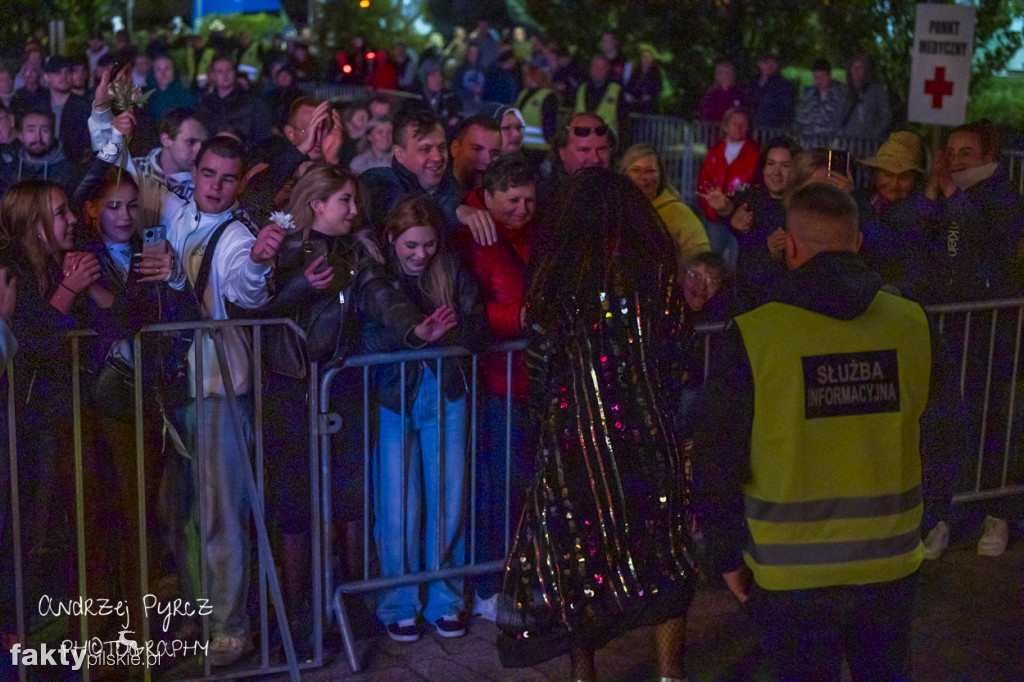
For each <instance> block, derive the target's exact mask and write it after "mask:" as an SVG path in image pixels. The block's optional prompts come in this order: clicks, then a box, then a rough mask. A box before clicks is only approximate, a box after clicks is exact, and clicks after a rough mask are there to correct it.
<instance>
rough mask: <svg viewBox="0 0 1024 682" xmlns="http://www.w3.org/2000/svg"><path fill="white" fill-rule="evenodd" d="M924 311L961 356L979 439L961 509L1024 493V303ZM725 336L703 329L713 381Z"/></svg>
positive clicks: (961, 379)
mask: <svg viewBox="0 0 1024 682" xmlns="http://www.w3.org/2000/svg"><path fill="white" fill-rule="evenodd" d="M924 310H925V313H927V315H928V316H929V319H930V320H931V322H932V325H933V329H935V330H937V332H938V333H939V335H940V336H941V337H942V339H943V341H944V343H945V345H946V347H947V348H948V349H949V350H950V353H951V355H953V356H954V357H952V358H950V359H951V361H953V362H954V365H955V366H953V367H952V368H951V369H953V370H954V371H956V372H957V376H958V385H959V389H960V395H959V398H960V400H961V402H962V405H963V406H965V407H966V419H967V421H968V424H967V429H968V434H969V436H974V438H975V441H974V443H972V444H970V447H971V450H970V452H969V453H965V454H970V455H972V457H974V461H973V462H971V463H970V464H971V467H972V469H971V470H969V471H964V472H963V473H962V475H961V476H960V479H961V481H963V480H966V479H967V478H970V479H972V480H973V484H972V485H970V486H968V487H967V488H966V489H964V487H963V486H962V485H961V486H960V489H959V490H958V491H957V492H956V493H955V494H954V495H953V503H954V504H964V503H968V502H977V501H980V500H988V499H995V498H1001V497H1007V496H1010V495H1019V494H1021V493H1024V414H1022V413H1021V409H1020V407H1019V406H1018V401H1019V400H1021V399H1022V398H1024V383H1022V381H1021V376H1020V359H1021V358H1020V355H1021V338H1022V322H1024V298H1013V299H999V300H991V301H975V302H968V303H944V304H936V305H926V306H924ZM724 329H725V323H712V324H703V325H700V326H699V327H698V328H697V331H698V333H701V334H703V335H704V339H705V340H704V376H705V377H707V376H708V370H709V369H710V367H711V363H712V357H713V353H712V346H713V338H714V336H715V335H717V334H719V333H721V332H722V331H723V330H724ZM978 347H980V348H981V353H980V354H979V353H978V352H976V351H977V349H978ZM994 446H998V447H994ZM993 459H995V462H994V463H993V462H992V460H993ZM966 474H971V475H970V476H969V477H968V476H967V475H966Z"/></svg>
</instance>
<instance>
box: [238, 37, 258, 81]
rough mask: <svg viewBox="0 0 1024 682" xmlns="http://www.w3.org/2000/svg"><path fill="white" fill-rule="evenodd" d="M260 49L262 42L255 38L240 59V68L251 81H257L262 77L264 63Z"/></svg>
mask: <svg viewBox="0 0 1024 682" xmlns="http://www.w3.org/2000/svg"><path fill="white" fill-rule="evenodd" d="M259 50H260V44H259V43H258V42H257V41H255V40H254V41H252V44H251V45H249V47H247V48H246V49H245V52H243V53H242V56H241V57H240V58H239V59H238V70H239V71H241V72H242V73H244V74H245V77H246V78H248V79H249V82H250V83H255V82H256V81H258V80H259V79H260V70H261V69H262V68H263V63H262V62H261V61H260V52H259Z"/></svg>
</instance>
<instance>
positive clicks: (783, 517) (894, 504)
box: [743, 485, 921, 523]
mask: <svg viewBox="0 0 1024 682" xmlns="http://www.w3.org/2000/svg"><path fill="white" fill-rule="evenodd" d="M919 504H921V486H919V485H918V486H914V487H913V488H911V489H910V490H907V491H906V492H902V493H896V494H893V495H876V496H873V497H832V498H828V499H824V500H810V501H808V502H768V501H766V500H759V499H757V498H756V497H751V496H749V495H747V496H746V497H744V499H743V506H744V509H745V512H746V515H747V518H748V519H753V520H755V521H769V522H771V523H802V522H805V521H828V520H830V519H866V518H872V517H876V516H891V515H892V514H902V513H903V512H906V511H910V510H911V509H913V508H914V507H916V506H917V505H919Z"/></svg>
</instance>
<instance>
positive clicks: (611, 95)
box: [575, 81, 622, 133]
mask: <svg viewBox="0 0 1024 682" xmlns="http://www.w3.org/2000/svg"><path fill="white" fill-rule="evenodd" d="M589 86H590V81H586V82H585V83H583V85H581V86H580V87H579V89H578V90H577V91H576V111H575V113H577V114H582V113H584V112H586V111H587V88H588V87H589ZM621 93H622V86H621V85H619V84H618V83H614V82H611V83H608V88H607V89H606V90H605V91H604V97H602V98H601V101H600V102H599V103H598V105H597V109H595V110H594V111H592V112H590V113H594V114H597V115H598V116H600V117H601V118H602V119H604V122H605V123H607V124H608V126H609V127H610V128H611V129H612V130H614V131H615V132H616V133H617V132H619V95H620V94H621Z"/></svg>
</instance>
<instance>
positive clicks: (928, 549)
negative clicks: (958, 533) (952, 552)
mask: <svg viewBox="0 0 1024 682" xmlns="http://www.w3.org/2000/svg"><path fill="white" fill-rule="evenodd" d="M947 547H949V526H947V525H946V522H945V521H939V522H938V523H936V524H935V527H934V528H932V529H931V530H930V531H928V535H927V536H925V539H924V558H925V559H928V560H929V561H935V560H936V559H938V558H939V557H940V556H942V553H943V552H944V551H945V550H946V548H947Z"/></svg>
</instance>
